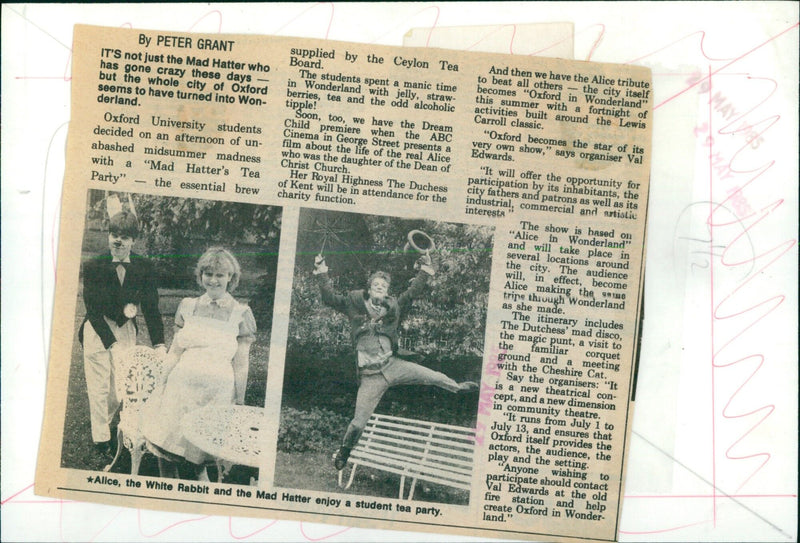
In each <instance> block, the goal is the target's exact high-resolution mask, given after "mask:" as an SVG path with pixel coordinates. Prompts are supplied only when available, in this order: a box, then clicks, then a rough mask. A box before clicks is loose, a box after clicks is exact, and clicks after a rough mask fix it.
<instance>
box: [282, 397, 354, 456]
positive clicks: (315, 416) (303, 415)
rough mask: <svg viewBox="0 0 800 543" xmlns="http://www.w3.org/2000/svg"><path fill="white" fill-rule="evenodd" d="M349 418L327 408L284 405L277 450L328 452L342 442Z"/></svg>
mask: <svg viewBox="0 0 800 543" xmlns="http://www.w3.org/2000/svg"><path fill="white" fill-rule="evenodd" d="M348 423H349V419H348V418H347V417H345V416H343V415H339V414H337V413H334V412H333V411H330V410H328V409H320V408H318V407H312V408H311V409H309V410H307V411H303V410H300V409H294V408H292V407H284V408H283V409H281V423H280V427H279V429H278V450H279V451H283V452H309V451H312V452H327V451H331V450H334V449H336V448H337V447H338V446H339V443H340V441H341V438H342V435H343V433H344V430H345V428H346V427H347V424H348Z"/></svg>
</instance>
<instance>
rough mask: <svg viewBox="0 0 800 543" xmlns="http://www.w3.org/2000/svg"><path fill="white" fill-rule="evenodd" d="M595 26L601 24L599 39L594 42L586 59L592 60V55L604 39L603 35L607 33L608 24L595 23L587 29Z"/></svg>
mask: <svg viewBox="0 0 800 543" xmlns="http://www.w3.org/2000/svg"><path fill="white" fill-rule="evenodd" d="M595 26H599V27H600V34H598V36H597V39H596V40H594V43H593V44H592V48H591V49H590V50H589V54H588V55H586V60H592V55H593V54H594V53H595V51H597V48H598V46H599V45H600V42H601V41H602V39H603V36H604V35H605V33H606V25H604V24H602V23H597V24H594V25H592V26H590V27H588V28H587V30H588V29H589V28H593V27H595ZM581 32H583V31H581Z"/></svg>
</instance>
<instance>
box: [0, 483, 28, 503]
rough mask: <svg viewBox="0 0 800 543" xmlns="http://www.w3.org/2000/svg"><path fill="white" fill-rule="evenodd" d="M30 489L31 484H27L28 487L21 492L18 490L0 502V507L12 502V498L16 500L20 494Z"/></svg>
mask: <svg viewBox="0 0 800 543" xmlns="http://www.w3.org/2000/svg"><path fill="white" fill-rule="evenodd" d="M30 488H33V483H31V484H29V485H28V486H26V487H25V488H23V489H22V490H18V491H17V492H15V493H13V494H12V495H11V496H9V497H8V498H6V499H5V500H3V501H0V505H5V504H7V503H8V502H9V501H11V500H13V499H14V498H16V497H17V496H19V495H20V494H22V493H23V492H25V491H26V490H28V489H30Z"/></svg>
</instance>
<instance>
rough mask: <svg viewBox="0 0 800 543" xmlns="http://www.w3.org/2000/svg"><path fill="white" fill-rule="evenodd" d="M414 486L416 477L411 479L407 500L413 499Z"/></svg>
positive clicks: (415, 485)
mask: <svg viewBox="0 0 800 543" xmlns="http://www.w3.org/2000/svg"><path fill="white" fill-rule="evenodd" d="M416 487H417V479H416V478H414V479H413V480H412V481H411V488H410V489H409V490H408V499H409V500H413V499H414V489H415V488H416Z"/></svg>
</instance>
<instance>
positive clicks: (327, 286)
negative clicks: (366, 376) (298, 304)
mask: <svg viewBox="0 0 800 543" xmlns="http://www.w3.org/2000/svg"><path fill="white" fill-rule="evenodd" d="M429 277H430V276H429V275H428V274H427V273H425V272H424V271H420V272H419V273H417V276H416V277H415V278H414V279H413V280H412V281H411V285H409V287H408V289H407V290H406V291H405V292H403V293H402V294H401V295H400V296H398V297H397V298H395V297H393V296H387V297H386V298H385V299H384V301H383V304H384V306H385V307H386V315H384V316H383V317H382V318H381V319H380V320H379V321H378V322H377V323H375V324H374V325H372V324H371V318H370V316H369V313H368V312H367V307H366V305H365V303H364V302H365V301H366V300H368V299H369V294H367V291H365V290H363V289H362V290H351V291H350V292H348V293H347V294H336V293H335V292H334V291H333V286H332V284H331V280H330V278H329V277H328V274H327V273H321V274H319V275H317V281H318V282H319V288H320V292H321V293H322V301H323V303H325V305H328V306H330V307H332V308H333V309H335V310H337V311H339V312H341V313H344V314H345V316H347V318H348V319H349V320H350V338H351V340H352V342H353V348H355V346H356V344H357V343H358V338H359V337H361V336H362V335H363V334H365V333H368V332H370V330H373V329H374V330H375V333H377V334H381V335H384V336H386V337H388V338H389V339H390V340H391V342H392V350H394V351H397V340H398V337H399V330H398V329H399V326H400V320H401V319H402V318H403V317H404V316H405V314H406V313H407V312H408V309H409V308H410V307H411V303H412V302H413V301H414V298H416V297H418V296H419V295H420V294H421V293H422V291H423V290H424V288H425V285H426V284H427V282H428V278H429Z"/></svg>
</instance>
